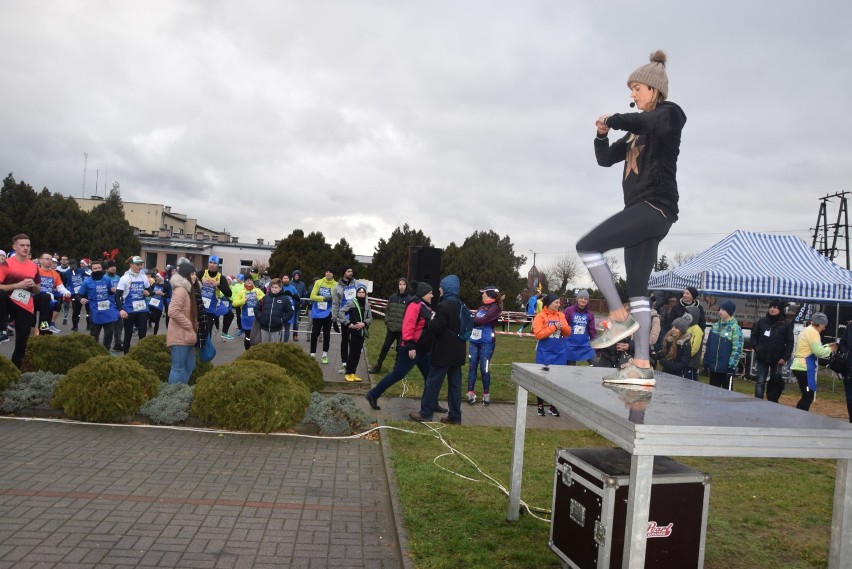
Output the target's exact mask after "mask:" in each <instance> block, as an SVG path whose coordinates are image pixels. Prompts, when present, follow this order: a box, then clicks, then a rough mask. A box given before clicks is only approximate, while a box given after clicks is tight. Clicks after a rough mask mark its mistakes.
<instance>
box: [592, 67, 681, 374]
mask: <svg viewBox="0 0 852 569" xmlns="http://www.w3.org/2000/svg"><path fill="white" fill-rule="evenodd" d="M650 59H651V62H650V63H648V64H646V65H643V66H642V67H639V68H638V69H637V70H636V71H634V72H633V73H631V74H630V77H629V78H628V79H627V86H628V87H629V88H630V97H631V98H632V99H633V103H631V106H634V105H635V106H636V107H638V108H639V110H640V111H642V112H641V113H625V114H621V113H618V114H614V115H603V116H601V117H599V118H598V120H597V121H596V122H595V126H596V127H597V138H596V139H595V156H596V158H597V161H598V164H599V165H600V166H606V167H609V166H612V165H613V164H617V163H618V162H624V174H623V177H622V188H623V191H624V209H623V210H622V211H620V212H618V213H616V214H615V215H613V216H612V217H610V218H609V219H607V220H606V221H604V222H603V223H601V224H600V225H598V226H597V227H595V228H594V229H592V230H591V231H590V232H589V233H588V234H587V235H585V236H584V237H582V238H581V239H580V240H579V241H578V242H577V253H578V254H579V255H580V259H581V260H582V261H583V264H584V265H585V266H586V268H587V269H588V270H589V273H590V274H591V276H592V278H593V279H594V281H595V284H596V285H597V287H598V288H599V289H600V291H601V292H602V293H603V296H604V299H605V300H606V302H607V306H608V308H609V315H610V318H609V321H608V327H607V326H605V328H604V331H603V332H602V333H601V334H598V336H597V338H595V340H593V341H592V342H591V345H592V348H595V349H599V348H604V347H607V346H611V345H613V344H615V343H617V342H618V341H620V340H623V339H625V338H628V337H629V336H631V335H633V334H634V333H635V338H634V341H635V352H634V356H633V359H632V360H631V361H630V362H628V363H627V364H625V365H623V366H622V367H621V369H619V370H618V371H617V372H616V373H614V374H613V375H609V376H606V377H604V380H605V381H610V382H613V383H632V384H639V385H653V384H654V370H653V368H652V367H651V362H650V349H649V337H650V333H651V304H650V302H649V300H648V296H647V292H648V278H649V277H650V275H651V270H652V269H653V267H654V263H655V262H656V260H657V246H658V245H659V244H660V241H662V239H663V238H664V237H665V236H666V234H668V232H669V229H670V228H671V226H672V224H673V223H674V222H675V221H677V214H678V207H677V202H678V191H677V180H676V178H675V175H676V172H677V157H678V154H679V152H680V134H681V130H682V129H683V126H684V124H685V123H686V115H685V114H684V112H683V110H682V109H681V108H680V107H679V106H677V105H676V104H674V103H672V102H669V101H667V100H666V99H667V97H668V94H669V80H668V76H667V74H666V55H665V53H663V52H662V51H656V52H654V53H652V54H651V58H650ZM610 129H616V130H623V131H626V132H627V134H626V135H625V136H623V137H622V138H620V139H619V140H617V141H616V142H614V143H612V144H610V142H609V137H608V134H609V131H610ZM622 247H623V248H624V267H625V270H626V272H627V293H628V297H629V301H630V311H629V312H628V311H627V310H626V309H625V308H624V307H623V306H622V301H621V298H620V297H619V295H618V291H617V290H616V288H615V285H614V284H613V279H612V273H611V271H610V269H609V266H608V265H607V263H606V260H605V259H604V253H605V252H607V251H609V250H611V249H617V248H622Z"/></svg>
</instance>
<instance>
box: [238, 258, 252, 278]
mask: <svg viewBox="0 0 852 569" xmlns="http://www.w3.org/2000/svg"><path fill="white" fill-rule="evenodd" d="M253 265H254V261H253V260H251V259H248V260H246V259H240V272H241V273H242V274H244V275H247V274H249V273H251V268H252V266H253Z"/></svg>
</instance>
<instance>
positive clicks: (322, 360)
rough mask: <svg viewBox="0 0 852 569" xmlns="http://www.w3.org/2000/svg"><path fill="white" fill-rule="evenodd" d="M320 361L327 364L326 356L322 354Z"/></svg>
mask: <svg viewBox="0 0 852 569" xmlns="http://www.w3.org/2000/svg"><path fill="white" fill-rule="evenodd" d="M320 361H321V362H322V363H324V364H327V363H328V356H323V357H322V359H321V360H320Z"/></svg>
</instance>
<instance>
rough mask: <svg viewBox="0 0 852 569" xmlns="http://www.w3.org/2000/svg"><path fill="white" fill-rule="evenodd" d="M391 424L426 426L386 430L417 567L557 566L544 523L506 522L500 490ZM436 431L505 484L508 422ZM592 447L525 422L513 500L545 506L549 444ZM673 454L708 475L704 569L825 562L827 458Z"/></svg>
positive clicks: (572, 434) (830, 476) (581, 437)
mask: <svg viewBox="0 0 852 569" xmlns="http://www.w3.org/2000/svg"><path fill="white" fill-rule="evenodd" d="M392 425H393V426H397V427H400V428H403V429H410V430H415V431H418V432H422V433H428V434H427V435H425V436H424V435H416V434H408V433H402V432H399V431H390V443H391V449H392V456H393V464H394V470H395V472H396V476H397V480H398V482H399V487H400V496H399V499H400V501H401V503H402V506H403V509H404V512H405V525H406V527H407V529H408V532H409V539H410V543H409V551H410V553H411V555H412V558H413V559H414V561H415V565H416V567H418V569H433V568H458V567H466V568H474V567H482V568H488V569H494V568H498V567H499V568H522V567H524V568H526V567H535V568H543V567H553V568H558V567H560V564H559V562H558V558H557V557H556V554H555V553H553V552H552V551H550V549H549V548H548V546H547V542H548V536H549V525H548V523H546V522H544V521H540V520H537V519H535V518H534V517H533V516H531V515H529V514H525V515H523V516H522V517H521V519H520V520H519V521H518V522H515V523H509V522H507V521H506V506H507V502H508V498H507V497H506V496H505V495H504V494H503V493H502V492H501V491H500V490H498V489H497V488H496V487H495V486H493V485H491V484H490V483H489V482H487V480H486V478H485V477H484V476H483V475H482V474H480V473H479V472H478V471H477V470H476V469H475V468H473V467H472V466H471V465H470V464H469V463H468V462H466V461H465V460H463V459H462V458H460V457H458V456H457V455H447V456H440V455H445V454H446V453H448V452H449V449H448V447H447V446H445V445H444V444H443V443H442V442H441V441H440V440H439V439H437V438H435V437H434V436H433V434H432V432H431V431H429V430H428V428H426V427H424V426H421V425H412V423H410V422H399V423H392ZM440 432H441V434H442V435H443V437H444V438H445V439H446V441H447V443H448V444H449V445H451V446H452V447H454V448H455V449H457V450H459V451H460V452H462V453H464V454H465V455H467V456H468V457H470V458H471V460H472V461H473V462H475V463H476V465H477V466H478V467H479V468H480V469H481V470H482V471H484V472H485V473H486V474H488V475H490V476H492V477H494V478H496V479H498V480H500V481H501V483H502V484H503V485H504V486H506V487H508V478H509V470H510V463H511V454H512V429H508V428H492V427H472V426H464V427H446V428H444V429H442V430H441V431H440ZM597 446H611V445H610V443H609V442H608V441H607V440H606V439H604V438H602V437H599V436H598V435H596V434H594V433H593V432H591V431H555V432H554V431H549V430H536V429H529V430H528V431H527V442H526V447H525V449H526V452H525V457H524V480H523V490H522V499H523V500H525V501H526V502H527V503H529V505H530V506H531V507H536V508H541V509H545V510H549V509H550V506H551V497H552V488H553V475H554V468H553V467H554V460H555V458H554V456H555V449H557V448H565V447H597ZM439 457H440V458H439ZM679 460H680V461H681V462H683V463H685V464H688V465H689V466H691V467H693V468H695V469H697V470H700V471H702V472H707V473H709V474H710V475H711V477H712V486H711V490H710V513H709V520H708V529H707V548H706V555H705V567H707V568H708V569H714V568H718V569H735V568H742V569H756V568H764V567H765V568H767V569H769V568H771V569H778V568H781V567H783V568H784V569H797V568H805V567H809V568H813V567H825V566H826V564H827V556H828V541H829V532H830V524H831V502H832V496H833V491H834V462H833V461H827V460H787V459H784V460H782V459H739V458H738V459H732V458H692V457H689V458H681V459H679ZM440 467H444V469H449V470H452V471H455V472H457V473H459V474H462V475H464V476H466V477H468V478H471V479H473V481H471V480H466V479H464V478H460V477H459V476H456V475H455V474H452V473H450V472H448V471H447V470H444V469H442V468H440ZM539 515H544V514H539Z"/></svg>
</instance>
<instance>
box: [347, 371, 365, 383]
mask: <svg viewBox="0 0 852 569" xmlns="http://www.w3.org/2000/svg"><path fill="white" fill-rule="evenodd" d="M344 377H345V378H346V381H363V380H362V379H361V378H360V377H358V376H357V375H355V374H354V373H347V374H346V375H345V376H344Z"/></svg>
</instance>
